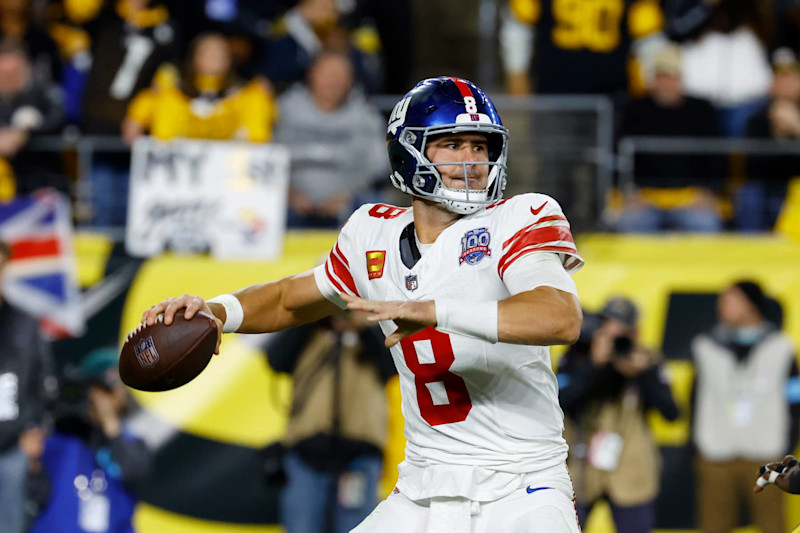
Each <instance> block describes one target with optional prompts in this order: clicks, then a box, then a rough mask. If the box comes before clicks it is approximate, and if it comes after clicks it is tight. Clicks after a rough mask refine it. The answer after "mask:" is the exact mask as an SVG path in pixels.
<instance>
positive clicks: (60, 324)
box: [0, 190, 86, 337]
mask: <svg viewBox="0 0 800 533" xmlns="http://www.w3.org/2000/svg"><path fill="white" fill-rule="evenodd" d="M0 239H2V240H3V241H5V243H6V244H8V246H9V247H10V248H11V261H10V262H9V263H8V265H7V266H6V268H5V271H4V272H3V287H2V295H3V297H4V298H7V299H8V301H9V302H11V303H12V304H14V305H16V306H18V307H20V308H21V309H23V310H25V311H27V312H28V313H30V314H31V315H33V316H36V317H38V318H40V320H41V322H42V325H43V327H44V329H45V330H46V331H47V332H48V333H50V334H55V335H57V336H65V335H69V336H75V337H77V336H80V335H82V334H83V332H84V329H85V326H86V324H85V320H84V315H83V309H82V306H81V295H80V292H79V289H78V284H77V277H76V268H75V254H74V252H73V246H72V219H71V215H70V205H69V201H68V200H67V199H66V198H65V197H64V196H62V195H61V194H59V193H57V192H55V191H49V190H44V191H39V192H37V193H36V194H34V195H33V196H29V197H19V198H16V199H14V200H13V201H12V202H10V203H7V204H0Z"/></svg>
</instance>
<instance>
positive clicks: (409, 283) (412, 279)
mask: <svg viewBox="0 0 800 533" xmlns="http://www.w3.org/2000/svg"><path fill="white" fill-rule="evenodd" d="M406 290H407V291H414V290H417V275H416V274H412V275H410V276H406Z"/></svg>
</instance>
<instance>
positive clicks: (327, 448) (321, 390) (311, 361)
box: [267, 312, 396, 533]
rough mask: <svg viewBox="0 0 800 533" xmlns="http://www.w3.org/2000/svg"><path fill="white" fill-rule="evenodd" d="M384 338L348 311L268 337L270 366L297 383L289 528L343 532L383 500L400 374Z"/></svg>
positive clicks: (284, 508) (288, 467)
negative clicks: (380, 492)
mask: <svg viewBox="0 0 800 533" xmlns="http://www.w3.org/2000/svg"><path fill="white" fill-rule="evenodd" d="M382 337H383V336H382V334H381V332H380V329H378V328H377V327H375V326H367V323H366V321H364V320H363V318H362V317H361V316H360V315H359V314H358V313H356V312H349V313H346V314H344V315H339V316H334V317H331V318H329V319H326V320H323V321H321V322H318V323H312V324H308V325H306V326H301V327H298V328H294V329H290V330H287V331H283V332H281V333H278V334H276V335H275V337H273V338H271V339H270V343H269V345H268V347H267V354H268V357H269V362H270V365H271V366H272V368H273V369H275V370H276V371H277V372H284V373H287V374H291V376H292V379H293V382H294V387H293V392H292V406H291V412H290V414H289V425H288V428H287V430H286V436H285V437H284V445H285V446H286V453H285V457H284V469H285V472H286V476H287V482H288V483H287V485H286V487H285V488H284V490H283V494H282V496H281V520H282V522H283V524H284V526H285V527H286V529H287V531H289V532H290V533H323V532H325V531H333V532H335V533H345V532H347V531H350V530H351V529H353V528H354V527H355V526H356V525H358V524H359V523H360V522H361V521H362V520H363V519H364V518H366V516H367V515H368V514H369V513H370V512H371V511H372V510H373V508H374V507H375V505H377V503H378V499H377V486H378V481H379V480H380V477H381V473H382V470H383V459H382V456H383V448H384V447H385V445H386V440H387V436H388V428H387V423H388V413H387V411H388V406H387V401H386V393H385V384H386V382H387V381H388V380H389V378H391V377H392V376H393V375H395V374H396V370H395V368H394V363H393V362H392V357H391V355H390V354H389V350H388V349H387V348H386V346H384V343H383V338H382ZM310 492H313V493H314V494H315V495H316V496H315V497H314V498H313V499H309V497H308V494H309V493H310ZM328 526H330V527H328Z"/></svg>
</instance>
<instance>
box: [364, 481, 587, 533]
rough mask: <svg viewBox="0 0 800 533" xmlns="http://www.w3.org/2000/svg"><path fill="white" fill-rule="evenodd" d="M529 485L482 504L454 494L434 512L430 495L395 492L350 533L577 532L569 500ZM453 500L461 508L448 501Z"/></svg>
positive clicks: (572, 507) (550, 491)
mask: <svg viewBox="0 0 800 533" xmlns="http://www.w3.org/2000/svg"><path fill="white" fill-rule="evenodd" d="M529 490H530V489H529V488H528V487H527V486H525V487H520V488H519V489H516V490H515V491H514V492H512V493H511V494H509V495H508V496H504V497H502V498H500V499H498V500H495V501H492V502H483V503H478V502H469V501H467V500H465V499H455V498H454V499H450V501H449V502H445V505H444V506H442V505H438V506H437V507H438V509H439V510H438V511H437V512H436V513H431V505H430V500H423V501H422V502H419V503H418V502H414V501H412V500H410V499H408V498H407V497H406V496H404V495H403V494H402V493H400V492H396V491H395V492H393V493H392V494H390V495H389V497H388V498H386V499H385V500H384V501H382V502H381V503H380V504H378V506H377V507H376V508H375V510H374V511H373V512H372V514H370V515H369V516H368V517H367V518H366V519H365V520H364V521H363V522H362V523H361V524H360V525H359V526H358V527H356V528H355V529H353V530H352V531H351V533H498V532H501V533H580V526H579V525H578V516H577V514H576V513H575V503H574V501H573V500H571V499H570V498H568V497H567V496H566V495H565V494H564V493H563V492H561V491H559V490H556V489H538V490H533V491H531V492H529ZM454 500H460V502H459V501H456V502H455V506H456V507H458V506H460V505H466V508H467V511H466V513H463V512H459V511H458V510H457V509H455V510H454V509H453V505H448V504H451V503H453V501H454ZM448 507H449V509H448ZM442 511H443V512H442ZM453 511H455V512H453ZM448 513H449V514H450V515H451V516H447V514H448ZM459 515H461V517H462V518H464V519H463V520H462V519H461V518H459Z"/></svg>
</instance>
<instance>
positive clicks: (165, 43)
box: [65, 0, 178, 135]
mask: <svg viewBox="0 0 800 533" xmlns="http://www.w3.org/2000/svg"><path fill="white" fill-rule="evenodd" d="M65 6H66V7H67V15H68V16H70V18H71V19H72V20H74V21H75V22H78V23H81V24H83V25H84V26H85V27H86V28H87V30H88V32H89V36H90V37H91V42H92V48H91V53H92V68H91V70H90V71H89V79H88V82H87V85H86V93H85V94H84V102H85V105H84V110H83V117H84V127H83V129H84V132H85V133H88V134H91V135H118V134H119V127H120V124H121V123H122V119H123V118H124V117H125V112H126V110H127V107H128V103H129V102H130V99H131V98H133V96H134V95H135V94H136V93H137V92H139V91H140V90H142V89H144V88H145V87H148V86H149V85H150V82H151V80H152V79H153V76H154V74H155V73H156V70H157V69H158V67H159V66H160V65H161V64H163V63H165V62H168V61H174V60H175V59H176V56H175V53H176V51H177V47H178V42H177V40H178V34H177V28H176V26H175V23H174V22H173V21H172V19H171V18H170V14H169V11H167V8H166V7H165V6H164V5H163V3H162V2H160V1H159V0H117V1H112V0H106V1H104V2H103V1H101V2H67V3H66V4H65ZM89 104H91V105H89Z"/></svg>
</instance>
